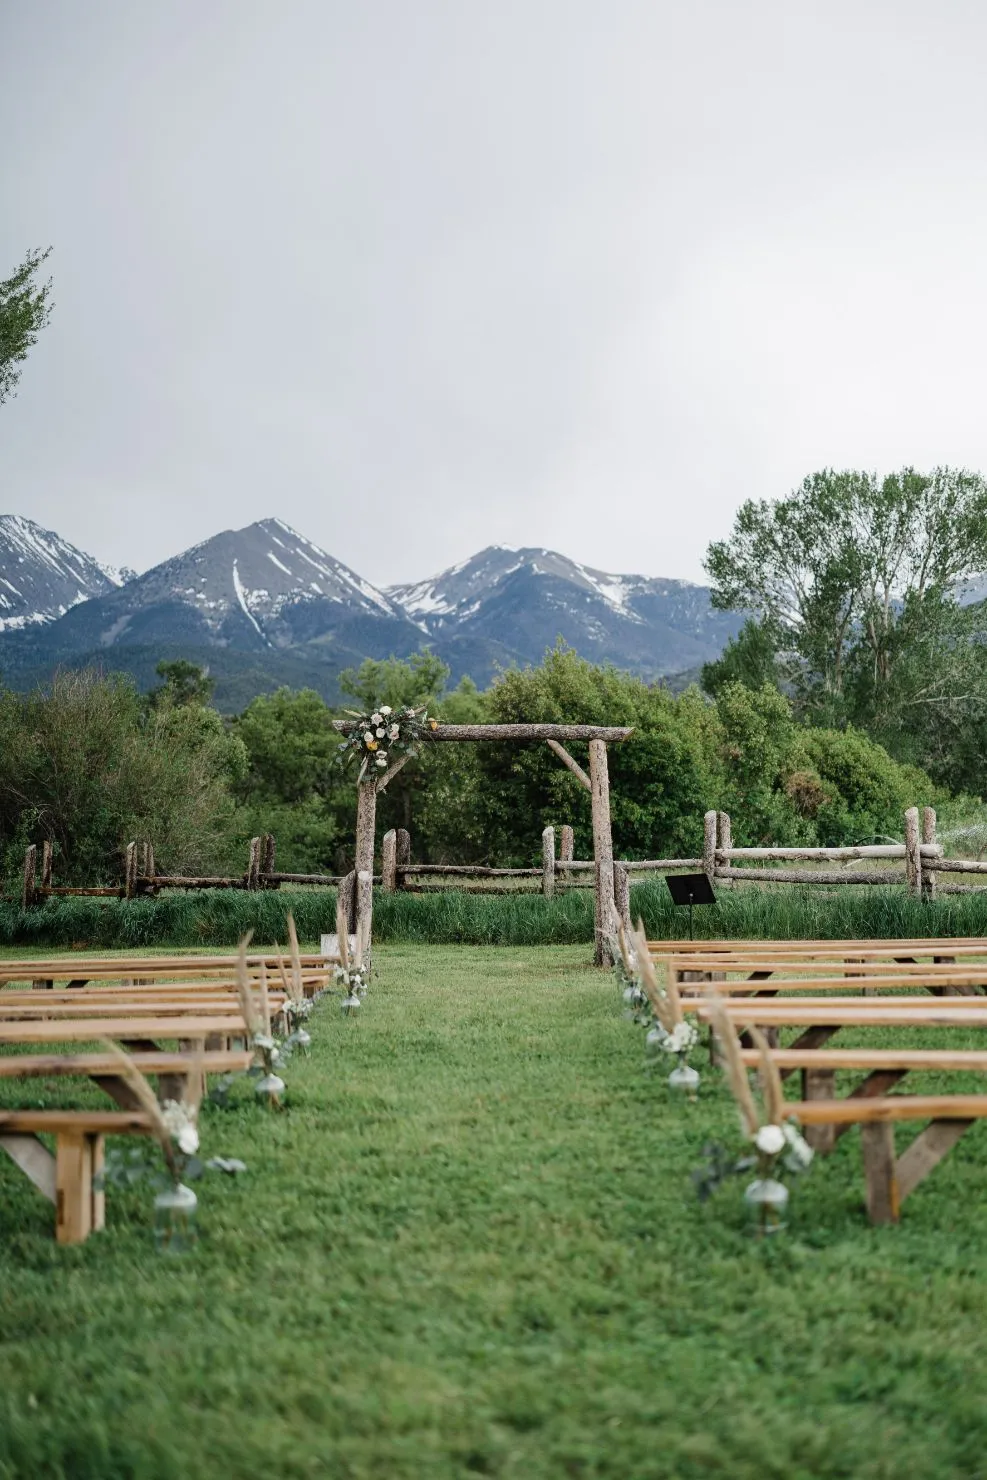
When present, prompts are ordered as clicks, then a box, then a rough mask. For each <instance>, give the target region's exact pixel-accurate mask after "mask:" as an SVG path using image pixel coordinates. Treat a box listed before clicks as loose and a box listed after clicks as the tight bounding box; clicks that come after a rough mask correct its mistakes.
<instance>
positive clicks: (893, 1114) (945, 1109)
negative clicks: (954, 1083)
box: [785, 1095, 987, 1125]
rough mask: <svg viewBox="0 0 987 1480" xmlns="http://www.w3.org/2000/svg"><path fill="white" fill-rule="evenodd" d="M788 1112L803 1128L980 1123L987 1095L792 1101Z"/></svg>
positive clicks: (897, 1096)
mask: <svg viewBox="0 0 987 1480" xmlns="http://www.w3.org/2000/svg"><path fill="white" fill-rule="evenodd" d="M785 1110H786V1111H787V1112H788V1114H790V1115H793V1116H794V1117H795V1119H796V1120H797V1121H798V1122H799V1123H800V1124H801V1125H844V1124H847V1123H848V1122H849V1123H851V1124H852V1123H855V1122H859V1123H861V1124H862V1123H864V1122H866V1121H874V1120H980V1119H981V1118H982V1117H983V1116H985V1115H987V1095H882V1096H877V1097H875V1098H873V1099H859V1100H858V1099H847V1100H791V1101H789V1102H787V1103H786V1105H785Z"/></svg>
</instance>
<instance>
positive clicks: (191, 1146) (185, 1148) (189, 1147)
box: [176, 1124, 199, 1156]
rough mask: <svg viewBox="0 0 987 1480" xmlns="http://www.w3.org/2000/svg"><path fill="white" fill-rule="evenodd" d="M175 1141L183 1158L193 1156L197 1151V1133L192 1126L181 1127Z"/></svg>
mask: <svg viewBox="0 0 987 1480" xmlns="http://www.w3.org/2000/svg"><path fill="white" fill-rule="evenodd" d="M176 1139H177V1141H178V1149H179V1151H181V1152H182V1154H183V1155H184V1156H194V1155H195V1153H196V1152H197V1151H198V1149H199V1132H198V1131H197V1130H196V1128H195V1126H194V1125H191V1124H189V1125H183V1126H182V1128H181V1130H180V1131H179V1132H178V1136H177V1137H176Z"/></svg>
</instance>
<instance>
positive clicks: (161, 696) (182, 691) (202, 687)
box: [147, 658, 216, 709]
mask: <svg viewBox="0 0 987 1480" xmlns="http://www.w3.org/2000/svg"><path fill="white" fill-rule="evenodd" d="M154 671H155V673H156V674H157V675H158V677H159V678H160V679H162V680H163V682H162V683H160V684H158V685H157V687H156V688H153V689H151V690H150V692H149V693H148V696H147V699H148V703H149V704H150V705H151V707H152V709H168V708H171V709H182V708H184V707H185V706H186V705H189V704H197V705H204V704H210V703H211V702H212V696H213V691H214V690H215V688H216V680H215V679H214V678H209V676H208V675H207V673H206V671H205V669H204V668H200V667H199V666H198V665H197V664H195V663H189V662H187V661H186V659H185V658H174V659H172V660H170V661H169V660H167V659H162V661H161V662H160V663H159V664H158V665H157V667H156V668H155V670H154Z"/></svg>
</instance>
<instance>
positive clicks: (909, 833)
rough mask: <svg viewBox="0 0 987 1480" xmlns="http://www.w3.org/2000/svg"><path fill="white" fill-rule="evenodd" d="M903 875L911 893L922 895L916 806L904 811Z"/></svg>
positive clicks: (920, 856) (920, 855)
mask: <svg viewBox="0 0 987 1480" xmlns="http://www.w3.org/2000/svg"><path fill="white" fill-rule="evenodd" d="M905 877H906V879H907V881H908V887H909V889H910V890H911V891H912V893H913V894H916V895H918V897H919V898H921V895H922V854H921V850H920V844H919V827H918V808H917V807H909V808H908V810H907V812H906V813H905Z"/></svg>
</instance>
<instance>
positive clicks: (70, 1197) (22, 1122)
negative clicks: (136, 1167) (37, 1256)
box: [0, 1110, 152, 1244]
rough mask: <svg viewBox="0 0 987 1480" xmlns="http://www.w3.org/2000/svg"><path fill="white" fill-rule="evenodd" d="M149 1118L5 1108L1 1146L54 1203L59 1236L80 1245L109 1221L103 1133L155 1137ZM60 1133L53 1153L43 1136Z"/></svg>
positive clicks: (131, 1113) (1, 1112)
mask: <svg viewBox="0 0 987 1480" xmlns="http://www.w3.org/2000/svg"><path fill="white" fill-rule="evenodd" d="M151 1133H152V1131H151V1120H150V1117H149V1116H148V1115H147V1114H145V1113H142V1112H136V1111H132V1110H131V1111H121V1110H0V1147H2V1148H3V1150H4V1151H5V1152H6V1153H7V1155H8V1156H9V1157H10V1158H11V1160H12V1161H13V1162H14V1163H15V1164H16V1165H17V1166H18V1167H20V1169H21V1171H22V1172H23V1173H24V1175H25V1176H26V1177H28V1178H29V1179H30V1181H31V1182H33V1183H34V1185H35V1187H37V1189H38V1191H39V1192H41V1193H42V1195H43V1196H44V1197H46V1198H48V1200H49V1202H52V1203H54V1204H55V1238H56V1239H57V1240H58V1242H59V1243H60V1244H80V1243H82V1242H83V1241H84V1240H85V1239H87V1238H88V1237H89V1235H90V1233H92V1232H93V1231H94V1230H96V1229H100V1228H102V1227H103V1226H104V1223H105V1201H104V1196H103V1193H102V1192H99V1191H96V1190H95V1189H94V1187H93V1178H94V1177H95V1176H96V1175H97V1173H99V1172H101V1171H102V1169H103V1162H104V1137H105V1136H108V1135H113V1136H146V1135H150V1134H151ZM42 1134H47V1135H52V1136H54V1137H55V1154H54V1156H53V1155H52V1154H51V1152H50V1151H49V1150H48V1148H47V1146H45V1145H44V1143H43V1142H42V1141H40V1140H39V1139H38V1137H39V1136H40V1135H42Z"/></svg>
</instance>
